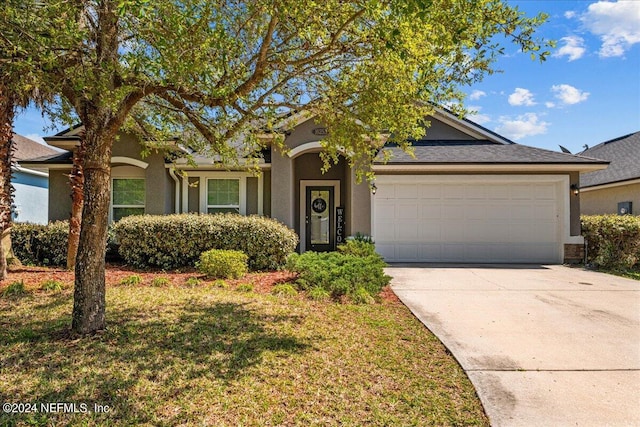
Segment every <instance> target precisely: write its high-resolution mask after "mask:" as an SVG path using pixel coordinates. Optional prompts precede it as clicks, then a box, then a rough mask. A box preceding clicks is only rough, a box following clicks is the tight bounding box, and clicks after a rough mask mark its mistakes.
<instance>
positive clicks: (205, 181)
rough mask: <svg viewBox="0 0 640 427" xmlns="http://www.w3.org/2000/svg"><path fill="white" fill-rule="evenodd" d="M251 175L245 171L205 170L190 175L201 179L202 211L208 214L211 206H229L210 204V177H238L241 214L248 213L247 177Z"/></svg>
mask: <svg viewBox="0 0 640 427" xmlns="http://www.w3.org/2000/svg"><path fill="white" fill-rule="evenodd" d="M248 176H250V175H249V174H247V173H243V172H205V173H198V174H191V173H190V174H189V177H197V178H198V179H199V184H198V185H199V187H200V213H204V214H206V213H207V212H208V211H209V208H210V207H228V206H217V205H209V204H208V202H209V201H208V200H207V189H208V187H209V180H210V179H236V180H238V182H239V185H238V192H239V194H238V197H239V198H240V200H239V203H240V204H239V206H238V210H239V211H240V212H239V213H240V215H246V214H247V177H248Z"/></svg>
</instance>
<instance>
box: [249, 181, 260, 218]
mask: <svg viewBox="0 0 640 427" xmlns="http://www.w3.org/2000/svg"><path fill="white" fill-rule="evenodd" d="M246 197H247V201H246V203H247V215H256V214H257V213H258V178H256V177H247V195H246Z"/></svg>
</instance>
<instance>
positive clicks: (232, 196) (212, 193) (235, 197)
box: [207, 179, 240, 214]
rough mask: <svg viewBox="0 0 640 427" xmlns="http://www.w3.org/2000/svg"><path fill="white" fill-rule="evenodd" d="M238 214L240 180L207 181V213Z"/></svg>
mask: <svg viewBox="0 0 640 427" xmlns="http://www.w3.org/2000/svg"><path fill="white" fill-rule="evenodd" d="M225 212H233V213H240V180H239V179H208V180H207V213H210V214H211V213H225Z"/></svg>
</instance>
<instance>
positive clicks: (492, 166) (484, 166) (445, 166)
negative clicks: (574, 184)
mask: <svg viewBox="0 0 640 427" xmlns="http://www.w3.org/2000/svg"><path fill="white" fill-rule="evenodd" d="M606 167H607V164H606V163H605V164H602V163H586V164H585V163H387V164H374V165H373V167H372V169H373V171H374V172H471V171H474V172H476V171H477V172H593V171H597V170H602V169H605V168H606Z"/></svg>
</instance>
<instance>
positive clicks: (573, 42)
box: [553, 36, 586, 61]
mask: <svg viewBox="0 0 640 427" xmlns="http://www.w3.org/2000/svg"><path fill="white" fill-rule="evenodd" d="M560 41H561V42H563V43H564V46H562V47H561V48H560V49H558V50H557V51H556V53H554V54H553V56H555V57H558V58H562V57H563V56H567V57H569V61H575V60H576V59H580V58H582V55H584V53H585V51H586V49H585V47H584V39H583V38H582V37H578V36H567V37H563V38H561V39H560Z"/></svg>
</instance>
